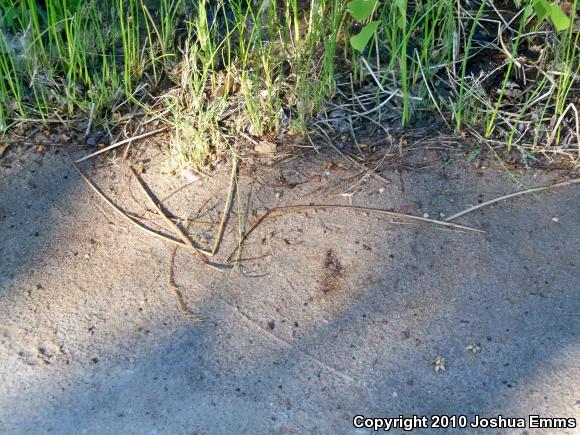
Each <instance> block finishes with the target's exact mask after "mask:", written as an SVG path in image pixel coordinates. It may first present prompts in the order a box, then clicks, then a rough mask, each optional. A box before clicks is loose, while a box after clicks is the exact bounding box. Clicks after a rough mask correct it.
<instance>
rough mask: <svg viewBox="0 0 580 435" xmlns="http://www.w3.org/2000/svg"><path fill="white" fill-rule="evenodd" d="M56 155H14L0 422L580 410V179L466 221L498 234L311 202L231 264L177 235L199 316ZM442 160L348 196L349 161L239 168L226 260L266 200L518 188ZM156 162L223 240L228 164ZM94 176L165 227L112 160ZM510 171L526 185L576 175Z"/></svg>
mask: <svg viewBox="0 0 580 435" xmlns="http://www.w3.org/2000/svg"><path fill="white" fill-rule="evenodd" d="M154 149H156V148H155V147H150V148H149V150H154ZM43 151H44V150H43ZM56 151H58V148H55V147H50V148H48V150H46V151H44V152H37V151H35V150H34V149H32V150H30V149H27V150H25V151H23V150H20V149H18V148H17V147H13V148H11V149H10V150H8V151H7V152H6V154H5V155H4V157H3V159H2V160H1V162H2V168H1V169H0V230H1V233H2V242H1V244H0V258H1V259H2V260H1V262H0V361H1V362H0V432H2V433H19V434H20V433H22V434H28V433H30V434H39V433H58V434H61V433H63V434H66V433H71V434H72V433H75V434H77V433H172V434H174V433H178V434H181V433H183V434H192V433H196V434H213V433H216V434H217V433H230V432H234V431H235V432H238V433H252V434H260V433H264V434H266V433H337V434H358V433H367V432H365V430H362V429H355V428H354V427H353V425H352V418H353V417H354V416H355V415H357V414H363V415H365V416H369V417H396V416H399V414H405V415H413V414H417V415H433V414H458V415H459V414H465V415H467V416H469V417H470V418H472V417H473V416H474V415H476V414H477V415H482V416H497V415H498V414H502V415H504V416H511V417H527V416H528V415H530V414H538V415H541V416H542V417H550V416H556V417H570V418H571V417H575V418H580V405H579V403H580V402H579V400H580V395H579V391H578V387H577V386H578V385H579V384H580V341H579V338H580V323H579V320H580V318H579V317H578V313H579V312H580V270H579V268H580V264H579V262H578V259H579V258H580V255H579V254H580V252H579V251H580V240H579V234H580V231H579V229H580V214H579V210H578V204H579V203H580V187H579V186H578V185H576V186H571V187H567V188H562V189H559V190H555V191H552V192H546V193H541V194H539V195H536V196H531V195H530V196H526V197H520V198H517V199H513V200H510V201H508V202H505V203H499V204H497V205H495V206H492V207H487V208H484V209H481V210H479V211H476V212H474V213H470V214H468V215H466V216H464V217H461V218H460V219H458V220H457V223H460V224H463V225H468V226H471V227H474V228H477V229H482V230H484V231H485V233H475V232H469V231H463V232H460V231H457V230H453V229H448V228H443V227H439V226H437V225H432V224H427V223H412V222H409V221H406V220H404V219H398V218H394V217H388V216H379V215H375V214H369V213H363V212H355V211H351V210H345V209H341V210H308V211H303V212H299V213H292V214H284V215H281V216H278V217H276V218H273V219H268V220H266V221H265V222H264V223H263V224H262V225H261V226H259V227H258V228H257V229H256V230H255V231H254V233H253V234H252V235H251V236H250V237H249V238H248V240H247V241H246V243H245V244H244V246H243V250H242V252H241V254H240V262H239V266H240V267H239V271H236V272H226V273H220V272H217V271H214V270H212V269H209V268H207V267H205V266H203V265H202V264H200V262H199V261H198V260H197V259H196V258H195V256H193V255H191V254H190V253H188V252H186V251H185V250H182V249H180V250H179V251H178V252H177V255H176V258H175V267H174V272H175V277H174V279H175V283H176V285H177V286H178V287H179V289H180V290H181V292H182V294H183V297H184V299H185V303H186V304H187V307H188V308H189V309H190V310H191V311H192V312H195V314H196V315H197V316H198V317H200V318H203V319H204V320H203V321H202V322H199V321H194V320H192V319H190V318H187V317H185V316H184V315H183V314H182V313H181V312H180V310H179V309H178V306H177V301H176V298H175V294H174V292H173V291H172V290H171V289H170V288H169V287H168V279H169V274H168V267H169V258H170V254H171V250H172V247H171V246H168V245H167V244H166V243H165V242H162V241H160V240H157V239H155V238H152V237H150V236H148V235H145V234H143V233H141V232H140V231H139V230H138V229H137V228H135V227H134V226H132V225H129V224H128V223H127V222H125V221H123V220H120V219H119V217H118V215H116V214H115V213H113V212H112V210H111V209H110V208H108V206H107V205H105V204H104V203H103V202H102V201H101V200H100V199H99V198H98V197H96V196H95V194H94V193H92V192H91V191H90V190H89V189H88V188H87V187H86V185H84V184H83V182H82V181H81V180H80V179H79V177H78V175H77V174H76V172H75V171H74V170H73V169H72V167H71V165H70V163H69V161H68V160H67V157H66V156H65V154H64V152H60V153H58V154H56ZM282 151H283V150H282ZM82 152H86V151H83V150H80V151H76V153H77V154H78V155H79V156H80V155H82V154H81V153H82ZM432 153H433V151H432V150H426V151H425V153H423V154H420V155H418V156H417V157H416V160H417V163H420V164H417V165H414V166H413V167H415V168H418V167H420V168H421V169H403V170H395V169H393V170H386V171H384V172H383V173H382V174H381V175H382V176H383V178H384V179H385V180H388V182H385V181H381V180H379V179H375V178H371V179H368V180H367V181H366V182H363V183H360V184H359V185H357V188H356V189H354V191H355V192H356V193H354V194H352V195H342V193H344V192H345V190H346V189H347V188H349V187H351V186H352V185H354V184H355V183H357V182H358V180H359V179H358V178H357V177H355V176H354V175H356V174H355V173H354V172H353V171H352V170H351V169H349V166H348V164H347V163H345V162H344V161H341V159H340V156H337V155H335V154H328V153H320V154H306V155H304V156H298V157H297V158H294V159H291V160H289V161H287V162H286V163H284V164H281V165H273V164H272V165H268V159H266V160H264V161H263V162H262V163H261V164H260V165H259V166H258V169H257V170H255V171H253V172H252V175H251V176H250V175H245V174H248V171H246V170H243V171H242V175H241V177H240V180H239V185H240V190H239V195H238V196H237V198H238V199H239V201H237V202H236V203H235V204H234V207H233V210H232V212H231V216H230V219H229V222H228V227H227V230H226V234H225V235H224V242H223V244H222V246H221V248H220V251H219V252H218V255H217V258H216V261H223V260H224V259H225V258H227V257H228V255H229V254H230V253H231V252H233V251H234V249H235V247H236V243H237V242H236V241H237V237H236V235H237V234H239V231H240V228H241V230H242V231H243V229H244V228H245V229H246V230H247V229H248V228H249V227H250V226H251V224H252V223H254V222H255V221H256V219H257V218H258V217H259V216H261V215H262V214H263V213H264V212H265V211H266V210H267V209H269V208H271V207H276V206H283V205H288V204H297V203H299V204H310V203H315V204H319V203H326V204H342V205H344V204H352V205H364V206H367V207H374V208H380V209H389V210H393V211H397V212H401V213H409V214H413V215H417V216H424V215H425V216H427V215H428V216H430V218H434V219H443V218H444V217H445V216H450V215H451V214H453V213H455V212H457V211H460V210H463V209H465V208H467V207H469V206H470V205H474V204H477V203H478V202H483V201H486V200H489V199H492V198H494V197H497V196H500V195H503V194H506V193H510V192H513V191H515V190H519V189H520V187H519V186H517V185H515V184H514V180H513V178H512V176H511V175H510V174H507V173H506V172H505V171H502V170H498V169H489V168H487V169H485V168H482V167H481V165H478V168H475V167H474V166H475V165H474V164H473V163H470V162H468V161H467V160H466V159H465V158H462V157H458V158H455V159H453V160H452V161H450V162H448V161H447V160H445V159H443V160H444V161H445V162H446V163H445V165H441V164H440V162H439V161H438V160H437V159H435V158H434V156H433V155H432ZM435 157H436V156H435ZM146 158H147V159H150V161H151V162H153V164H151V165H148V169H147V170H146V171H145V173H144V174H143V179H144V181H145V182H146V183H147V185H148V186H149V188H150V189H151V191H152V192H154V193H155V194H156V196H157V197H158V198H160V199H163V205H164V207H165V208H166V209H167V210H168V211H169V212H170V213H172V214H174V215H176V216H181V217H184V218H192V219H196V220H198V221H203V222H211V223H212V224H211V225H209V224H207V223H198V224H193V227H192V228H193V229H192V231H194V232H195V236H196V239H197V240H199V241H201V242H200V243H203V245H204V246H209V245H210V243H211V241H212V237H213V233H214V232H215V228H216V223H217V222H218V221H219V217H220V212H221V210H222V208H223V205H224V202H225V198H226V196H227V193H226V192H227V186H228V184H229V171H230V169H229V167H228V166H227V165H225V164H223V163H222V164H221V165H220V166H219V167H218V170H217V175H216V176H215V177H213V178H207V179H202V180H200V181H197V182H194V183H190V182H189V181H187V180H185V179H183V178H181V177H179V176H175V175H170V174H168V173H165V166H164V165H163V163H162V162H163V159H162V156H161V155H159V154H155V153H154V152H153V151H149V152H145V151H143V150H140V151H139V154H137V156H136V159H146ZM116 165H118V166H116ZM83 168H84V170H85V171H86V173H87V175H88V176H90V178H91V179H92V180H94V181H95V182H96V183H98V185H99V186H100V187H101V189H102V190H103V191H104V192H105V193H106V194H107V195H108V196H109V197H110V198H111V199H112V200H114V201H115V203H117V204H119V205H121V206H122V207H123V208H124V209H125V210H128V211H131V212H133V213H135V214H138V215H144V216H145V217H146V220H145V222H146V223H147V224H148V225H150V227H151V228H154V229H156V230H159V229H160V228H161V227H162V226H163V222H162V221H161V220H159V219H153V216H152V215H151V214H146V213H145V210H144V207H145V206H148V203H147V201H146V199H145V198H144V197H143V196H142V192H141V191H140V190H139V187H138V186H137V185H136V184H135V182H134V180H131V178H130V175H129V173H128V171H127V170H126V168H123V166H122V165H120V163H119V161H111V160H110V159H108V158H103V159H96V161H94V162H90V163H89V164H85V166H83ZM329 168H332V169H331V170H330V169H329ZM513 175H515V176H517V178H518V179H519V180H521V181H522V183H524V185H526V186H537V185H545V184H551V183H555V182H559V181H562V180H564V179H566V177H568V176H569V174H567V173H564V172H561V171H560V172H559V171H552V172H543V171H541V170H537V169H535V170H527V171H526V170H519V171H514V172H513ZM178 189H180V190H178ZM238 221H241V223H240V224H239V225H238ZM442 368H444V370H443V369H442ZM576 431H577V429H568V430H563V431H562V433H570V434H572V433H577V432H576ZM418 432H419V433H421V432H424V433H429V432H430V431H429V430H425V431H420V430H419V431H418ZM451 432H452V431H451ZM513 433H524V431H523V430H521V431H520V432H518V431H517V430H515V431H514V432H513ZM529 433H553V431H552V430H549V429H546V430H543V431H542V430H540V431H529Z"/></svg>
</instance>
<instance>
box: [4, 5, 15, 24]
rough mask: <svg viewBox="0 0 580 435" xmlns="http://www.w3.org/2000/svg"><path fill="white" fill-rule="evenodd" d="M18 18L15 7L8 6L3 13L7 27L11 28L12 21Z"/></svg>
mask: <svg viewBox="0 0 580 435" xmlns="http://www.w3.org/2000/svg"><path fill="white" fill-rule="evenodd" d="M17 17H18V11H17V10H16V8H15V7H12V6H8V9H6V11H5V12H4V20H5V21H6V23H7V24H8V26H9V27H12V24H13V23H14V20H15V19H16V18H17Z"/></svg>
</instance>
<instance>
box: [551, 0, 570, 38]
mask: <svg viewBox="0 0 580 435" xmlns="http://www.w3.org/2000/svg"><path fill="white" fill-rule="evenodd" d="M550 19H551V20H552V23H554V27H555V28H556V30H557V31H558V32H561V31H562V30H566V29H567V28H568V27H570V18H568V17H567V16H566V14H565V13H564V11H563V10H562V8H560V6H558V5H556V4H553V5H550Z"/></svg>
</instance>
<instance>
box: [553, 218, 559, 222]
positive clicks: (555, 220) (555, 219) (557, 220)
mask: <svg viewBox="0 0 580 435" xmlns="http://www.w3.org/2000/svg"><path fill="white" fill-rule="evenodd" d="M552 221H553V222H560V218H557V217H553V218H552Z"/></svg>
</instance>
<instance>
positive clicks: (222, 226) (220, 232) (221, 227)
mask: <svg viewBox="0 0 580 435" xmlns="http://www.w3.org/2000/svg"><path fill="white" fill-rule="evenodd" d="M237 170H238V159H237V157H236V156H234V158H233V162H232V175H231V178H230V187H229V191H228V198H227V199H226V204H225V206H224V211H223V213H222V218H221V220H220V225H219V227H218V231H217V233H216V237H215V240H214V243H213V247H212V249H211V256H212V257H213V256H214V255H215V254H216V252H217V251H218V249H219V245H220V242H221V240H222V237H223V235H224V230H225V222H226V219H227V215H228V211H229V210H230V207H231V205H232V198H233V196H234V184H235V183H234V181H235V179H236V172H237Z"/></svg>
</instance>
